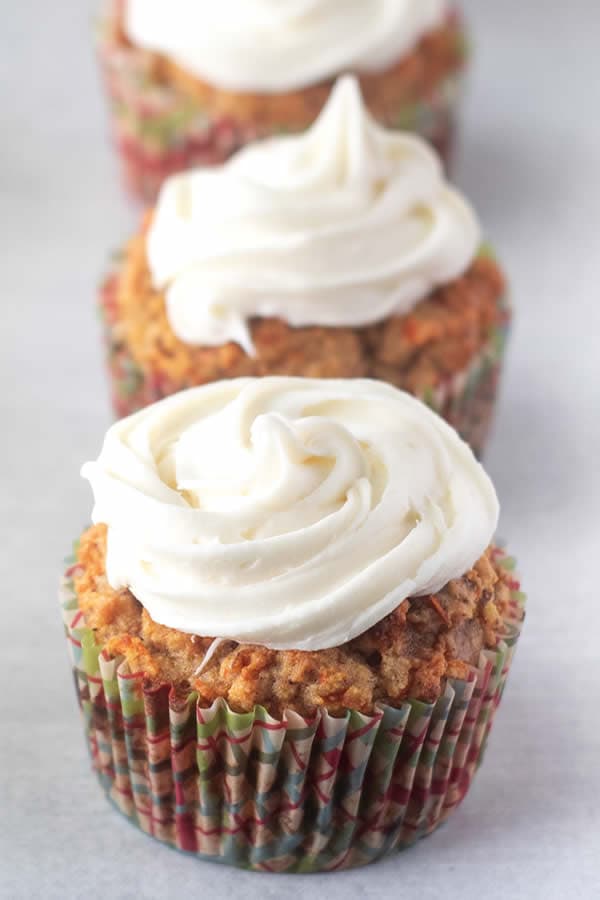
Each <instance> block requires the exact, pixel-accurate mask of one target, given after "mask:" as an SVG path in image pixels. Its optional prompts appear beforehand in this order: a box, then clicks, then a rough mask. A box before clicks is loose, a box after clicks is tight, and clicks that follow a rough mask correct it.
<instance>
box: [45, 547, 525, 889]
mask: <svg viewBox="0 0 600 900" xmlns="http://www.w3.org/2000/svg"><path fill="white" fill-rule="evenodd" d="M498 560H499V561H500V564H501V565H502V566H503V567H505V568H506V569H508V570H512V568H513V562H512V560H510V559H509V558H508V557H506V556H504V554H502V553H501V551H498ZM75 571H76V565H72V566H71V567H70V568H69V569H67V572H66V574H65V576H64V577H63V580H62V584H61V603H62V609H63V618H64V623H65V633H66V636H67V640H68V642H69V646H70V648H71V651H72V660H73V671H74V676H75V685H76V691H77V696H78V700H79V705H80V707H81V710H82V714H83V722H84V728H85V734H86V739H87V743H88V747H89V750H90V753H91V758H92V763H93V767H94V769H95V771H96V772H97V775H98V778H99V780H100V783H101V785H102V787H103V788H104V790H105V792H106V794H107V795H108V797H109V798H110V799H111V800H112V801H113V802H114V804H115V805H116V806H117V807H118V808H119V809H120V811H121V812H122V813H124V814H125V815H126V816H127V817H128V818H129V819H130V820H131V821H132V823H134V824H135V825H137V827H138V828H140V829H141V830H142V831H144V832H146V833H147V834H150V835H152V836H153V837H155V838H156V839H158V840H159V841H161V842H163V843H165V844H168V845H170V846H172V847H176V848H178V849H179V850H183V851H186V852H188V853H191V854H195V855H197V856H199V857H201V858H204V859H209V860H213V861H219V862H224V863H228V864H231V865H235V866H239V867H242V868H246V869H254V870H259V871H273V872H317V871H333V870H337V869H345V868H350V867H353V866H360V865H365V864H367V863H370V862H373V861H374V860H376V859H379V858H380V857H382V856H384V855H386V854H388V853H391V852H394V851H396V850H402V849H404V848H406V847H409V846H410V845H411V844H414V843H415V841H417V840H418V839H419V838H421V837H424V836H425V835H427V834H429V833H431V832H432V831H433V830H434V829H435V828H436V827H437V826H438V825H439V824H441V823H442V822H443V821H444V820H445V819H446V818H447V817H448V816H449V815H450V813H451V812H452V810H453V809H455V808H456V807H457V806H458V804H459V803H460V802H461V800H462V799H463V797H464V796H465V794H466V792H467V791H468V789H469V786H470V784H471V781H472V780H473V776H474V774H475V771H476V769H477V768H478V766H479V764H480V762H481V759H482V756H483V751H484V748H485V744H486V741H487V738H488V735H489V732H490V729H491V726H492V724H493V720H494V716H495V713H496V708H497V706H498V703H499V701H500V698H501V696H502V692H503V689H504V685H505V682H506V678H507V675H508V671H509V669H510V665H511V661H512V658H513V653H514V649H515V646H516V643H517V640H518V637H519V633H520V629H521V624H522V621H523V617H524V595H523V594H522V593H521V592H520V589H519V582H518V580H517V579H516V578H515V577H512V578H511V582H510V586H511V591H512V597H511V603H510V608H509V611H508V614H507V616H506V619H505V621H504V623H503V627H502V630H501V633H500V634H499V643H498V646H497V648H496V649H495V650H488V651H485V652H483V653H482V654H481V657H480V661H479V665H478V666H477V667H476V668H473V669H472V671H471V673H470V675H469V677H468V679H467V680H465V681H461V680H456V679H450V680H449V681H448V682H447V684H446V688H445V690H444V693H443V694H442V696H441V697H440V698H439V700H438V701H437V702H436V703H434V704H427V703H422V702H420V701H417V700H409V701H407V702H405V703H403V704H402V706H401V707H400V708H398V709H394V708H391V707H381V708H380V709H378V710H377V712H376V713H375V714H374V715H371V716H368V715H363V714H361V713H359V712H356V711H351V712H348V713H347V715H345V716H343V717H339V718H336V717H333V716H331V715H329V714H328V713H327V712H323V713H321V714H319V715H317V716H315V717H314V718H312V719H306V718H303V717H302V716H300V715H298V714H297V713H294V712H291V711H288V712H287V713H285V715H284V717H283V718H282V719H281V720H278V719H275V718H273V717H272V716H270V715H269V714H268V713H267V712H266V710H265V709H263V708H262V707H258V706H257V707H256V708H255V709H254V711H253V712H251V713H245V714H241V713H236V712H233V711H232V710H231V709H230V708H229V707H228V705H227V704H226V703H225V702H224V701H222V700H219V701H217V702H215V703H214V704H213V705H212V706H211V707H210V708H209V709H204V708H201V707H200V706H199V704H198V702H197V695H196V694H195V693H193V692H192V693H190V694H189V696H188V697H181V696H177V695H176V694H175V693H174V691H173V690H171V689H170V687H169V686H168V685H163V686H161V687H149V686H148V685H147V684H145V683H144V678H143V676H142V674H141V673H139V672H137V673H136V672H131V671H129V669H128V667H127V665H126V663H125V662H124V661H123V660H122V659H119V658H117V659H110V658H108V657H106V656H105V654H104V653H102V652H100V648H98V647H97V646H96V644H95V639H94V634H93V632H92V631H91V630H90V629H89V628H87V627H86V625H85V621H84V617H83V614H82V613H81V612H80V611H79V610H78V606H77V598H76V595H75V591H74V587H73V574H74V572H75Z"/></svg>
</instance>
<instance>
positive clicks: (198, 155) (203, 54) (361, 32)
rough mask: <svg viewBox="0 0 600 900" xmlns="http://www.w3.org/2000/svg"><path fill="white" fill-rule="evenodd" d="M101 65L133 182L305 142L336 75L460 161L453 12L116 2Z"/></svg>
mask: <svg viewBox="0 0 600 900" xmlns="http://www.w3.org/2000/svg"><path fill="white" fill-rule="evenodd" d="M99 52H100V60H101V64H102V69H103V73H104V76H105V82H106V86H107V89H108V94H109V97H110V107H111V115H112V121H113V131H114V135H115V139H116V144H117V147H118V150H119V154H120V157H121V160H122V165H123V171H124V175H125V179H126V182H127V184H128V185H129V187H130V188H131V190H132V191H133V193H134V194H135V195H137V196H138V197H140V198H143V199H145V200H148V201H152V200H154V199H155V197H156V193H157V191H158V188H159V187H160V184H161V183H162V181H163V179H164V178H165V177H166V176H167V175H170V174H172V173H174V172H178V171H181V170H182V169H185V168H189V167H190V166H193V165H208V164H213V163H222V162H224V161H225V160H226V159H227V158H228V157H229V156H230V155H231V154H232V153H233V152H234V151H235V150H238V149H239V148H240V147H242V146H244V145H245V144H247V143H248V142H249V141H253V140H255V139H256V138H257V137H265V136H268V135H272V134H278V133H281V132H287V131H301V130H303V129H305V128H307V127H308V126H309V125H310V124H311V123H312V122H313V121H314V119H315V117H316V116H317V114H318V113H319V111H320V110H321V108H322V107H323V104H324V103H325V100H326V98H327V96H328V94H329V91H330V89H331V85H332V83H333V80H334V79H335V78H336V77H337V76H338V75H340V74H343V73H347V72H355V73H357V74H359V76H360V80H361V86H362V89H363V91H364V95H365V98H366V102H367V104H368V106H369V109H370V110H371V112H372V114H373V115H374V116H375V117H376V118H377V119H378V120H379V121H380V122H382V123H383V124H385V125H387V126H389V127H391V128H408V129H410V130H412V131H415V132H418V133H419V134H421V135H422V136H424V137H426V138H427V139H429V140H431V141H432V142H433V143H434V144H435V145H436V147H437V148H438V150H439V151H440V152H441V153H442V154H443V155H447V154H448V153H449V151H450V147H451V142H452V135H453V131H454V124H455V113H456V107H457V104H458V100H459V98H460V93H461V91H460V86H461V81H462V77H463V71H464V68H465V60H466V41H465V36H464V29H463V26H462V24H461V21H460V19H459V17H458V15H457V13H456V11H455V10H454V8H453V5H452V4H451V3H449V2H448V0H294V2H292V3H290V2H289V0H286V2H282V0H222V2H220V3H207V2H198V0H170V2H169V3H165V2H164V0H110V2H109V3H107V10H106V14H105V16H104V19H103V21H102V23H101V28H100V40H99Z"/></svg>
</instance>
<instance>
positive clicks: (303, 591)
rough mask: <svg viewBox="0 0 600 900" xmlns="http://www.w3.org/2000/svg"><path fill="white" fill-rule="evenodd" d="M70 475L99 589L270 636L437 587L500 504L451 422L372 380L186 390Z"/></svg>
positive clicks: (378, 614)
mask: <svg viewBox="0 0 600 900" xmlns="http://www.w3.org/2000/svg"><path fill="white" fill-rule="evenodd" d="M82 474H83V476H84V477H85V478H87V479H89V481H90V482H91V485H92V488H93V491H94V498H95V506H94V513H93V519H94V522H103V523H106V524H107V525H108V554H107V575H108V579H109V582H110V584H111V585H112V586H113V587H114V588H117V589H118V588H120V587H129V588H130V589H131V590H132V592H133V593H134V595H135V596H136V597H137V599H138V600H139V601H140V602H141V603H142V604H143V605H144V606H145V607H146V609H147V610H148V612H149V614H150V616H151V617H152V618H153V619H154V621H156V622H159V623H161V624H164V625H168V626H170V627H172V628H177V629H180V630H182V631H185V632H189V633H193V634H201V635H203V636H213V637H217V638H230V639H233V640H237V641H241V642H247V643H258V644H263V645H266V646H268V647H274V648H277V649H288V648H297V649H303V650H318V649H322V648H325V647H332V646H339V645H341V644H342V643H344V642H346V641H348V640H350V639H351V638H353V637H356V636H357V635H359V634H361V633H362V632H364V631H366V630H367V629H368V628H370V627H371V626H372V625H374V624H375V623H377V622H378V621H380V620H381V619H383V618H384V617H385V616H386V615H388V614H389V613H390V612H392V610H394V609H395V608H396V607H397V606H398V605H399V604H400V603H401V602H402V601H403V600H404V599H405V598H406V597H409V596H413V595H419V594H428V593H433V592H435V591H437V590H439V589H440V588H441V587H442V586H443V585H445V584H446V583H447V582H448V581H449V580H451V579H452V578H456V577H459V576H461V575H463V574H464V573H465V572H466V571H468V569H469V568H470V567H471V566H472V564H473V563H474V562H475V561H476V560H477V559H478V558H479V556H480V555H481V554H482V553H483V551H484V550H485V548H486V547H487V545H488V544H489V542H490V540H491V538H492V535H493V533H494V531H495V528H496V523H497V518H498V503H497V499H496V495H495V492H494V488H493V486H492V484H491V482H490V480H489V478H488V477H487V475H486V474H485V472H484V470H483V469H482V468H481V466H480V465H479V463H478V462H477V461H476V460H475V458H474V456H473V454H472V452H471V450H470V449H469V448H468V447H467V445H466V444H465V443H463V441H461V440H460V438H459V437H458V435H457V434H456V432H455V431H454V430H453V429H452V428H451V427H450V426H449V425H447V424H446V423H445V422H444V421H443V420H442V419H440V418H439V417H438V416H437V415H435V414H434V413H433V412H431V410H429V409H428V408H427V407H426V406H424V405H423V404H422V403H420V402H419V401H418V400H415V399H414V398H413V397H411V396H409V395H408V394H405V393H402V392H401V391H398V390H396V389H395V388H393V387H391V386H389V385H387V384H383V383H380V382H374V381H360V380H357V381H336V380H324V381H319V380H310V379H293V378H264V379H257V380H255V379H240V380H234V381H227V382H218V383H214V384H211V385H206V386H203V387H200V388H193V389H191V390H189V391H185V392H183V393H181V394H176V395H174V396H172V397H169V398H167V399H166V400H164V401H162V402H161V403H157V404H155V405H154V406H151V407H149V408H147V409H145V410H142V411H141V412H139V413H137V414H136V415H134V416H131V417H129V418H127V419H123V420H121V421H120V422H117V423H116V424H115V425H113V426H112V428H110V430H109V431H108V434H107V436H106V439H105V442H104V447H103V450H102V453H101V455H100V457H99V459H98V461H97V462H95V463H87V464H86V465H85V466H84V467H83V471H82Z"/></svg>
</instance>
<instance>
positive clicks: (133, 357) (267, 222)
mask: <svg viewBox="0 0 600 900" xmlns="http://www.w3.org/2000/svg"><path fill="white" fill-rule="evenodd" d="M505 293H506V292H505V284H504V278H503V276H502V273H501V271H500V269H499V267H498V265H497V264H496V262H495V261H494V259H493V258H492V257H491V255H490V253H489V252H488V251H486V250H485V248H484V246H483V245H482V239H481V230H480V226H479V223H478V221H477V218H476V216H475V213H474V212H473V210H472V209H471V207H470V206H469V205H468V203H467V202H466V201H465V200H464V199H463V198H462V197H461V196H460V194H459V193H458V192H457V191H455V190H453V189H452V188H451V187H450V186H449V185H448V184H447V182H446V181H445V179H444V176H443V172H442V168H441V165H440V162H439V160H438V158H437V157H436V156H435V154H434V153H433V151H432V150H431V149H430V148H429V147H428V146H427V145H426V144H425V143H424V142H423V141H422V140H420V139H419V138H416V137H414V136H413V135H408V134H405V133H400V132H391V131H386V130H384V129H382V128H381V127H380V126H379V125H377V124H376V123H375V122H374V121H373V119H372V118H371V117H370V115H369V114H368V112H367V111H366V110H365V108H364V106H363V104H362V101H361V95H360V90H359V87H358V83H357V82H356V80H355V79H353V78H351V77H348V78H345V79H342V80H341V81H340V82H339V83H338V85H337V86H336V88H335V90H334V91H333V93H332V95H331V98H330V100H329V102H328V104H327V106H326V107H325V109H324V111H323V113H322V114H321V116H320V117H319V119H318V120H317V122H316V123H315V125H314V126H313V127H312V128H311V129H310V130H309V131H308V132H307V133H306V134H304V135H302V136H295V137H284V138H270V139H267V140H265V141H263V142H259V143H257V144H254V145H253V146H251V147H247V148H245V149H244V150H242V151H240V153H239V154H237V155H236V156H235V157H233V159H231V160H230V161H229V162H227V163H226V164H224V165H223V166H220V167H216V168H212V169H198V170H194V171H190V172H187V173H184V174H181V175H178V176H174V177H172V178H170V179H168V180H167V182H166V183H165V185H164V188H163V190H162V192H161V195H160V199H159V201H158V205H157V206H156V208H155V209H154V210H152V211H150V212H149V213H148V214H147V215H146V217H145V221H144V224H143V227H142V229H141V230H140V232H139V233H138V234H137V235H136V236H135V237H134V238H133V239H132V240H131V241H130V242H129V244H128V245H127V247H126V250H125V252H124V254H123V255H121V256H120V257H119V258H118V259H117V261H116V265H115V268H114V271H112V272H111V274H110V276H109V277H108V279H107V280H106V282H105V283H104V285H103V288H102V291H101V309H102V316H103V321H104V329H105V340H106V346H107V356H108V368H109V373H110V381H111V389H112V396H113V402H114V407H115V411H116V413H117V415H120V416H122V415H128V414H130V413H132V412H134V411H135V410H137V409H140V408H141V407H143V406H145V405H147V404H148V403H152V402H154V401H156V400H159V399H160V398H161V397H164V396H167V395H169V394H171V393H175V392H176V391H178V390H181V389H184V388H187V387H191V386H193V385H198V384H203V383H205V382H208V381H215V380H219V379H222V378H233V377H238V376H245V375H271V374H285V375H297V376H309V377H338V378H339V377H373V378H379V379H383V380H385V381H389V382H390V383H392V384H395V385H396V386H397V387H400V388H403V389H405V390H408V391H410V392H411V393H413V394H415V395H416V396H418V397H420V398H421V399H424V400H425V401H426V402H427V403H429V404H430V405H431V406H432V407H433V408H435V409H436V410H437V411H438V412H440V413H441V414H442V415H443V416H445V417H446V418H447V419H448V420H449V421H451V422H452V424H454V425H455V427H456V428H457V429H458V430H459V431H460V433H461V434H462V435H463V437H464V438H465V439H466V440H467V441H468V442H469V443H471V445H472V446H473V447H474V448H475V450H476V451H477V452H478V453H479V452H480V451H481V450H482V448H483V445H484V442H485V438H486V435H487V432H488V428H489V425H490V422H491V420H492V414H493V409H494V401H495V396H496V389H497V385H498V380H499V375H500V370H501V363H502V357H503V349H504V344H505V337H506V332H507V327H508V322H509V312H508V308H507V302H506V296H505Z"/></svg>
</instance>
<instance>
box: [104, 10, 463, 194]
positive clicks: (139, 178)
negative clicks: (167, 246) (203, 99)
mask: <svg viewBox="0 0 600 900" xmlns="http://www.w3.org/2000/svg"><path fill="white" fill-rule="evenodd" d="M114 16H115V13H114V11H113V12H111V11H110V10H109V12H108V14H107V15H106V16H105V19H104V21H103V22H101V24H100V27H99V32H98V56H99V61H100V66H101V70H102V74H103V80H104V83H105V86H106V90H107V93H108V97H109V104H110V115H111V121H112V131H113V136H114V140H115V144H116V147H117V150H118V153H119V156H120V160H121V168H122V173H123V178H124V181H125V184H126V186H127V188H128V190H129V191H130V193H131V194H132V195H133V196H134V197H136V198H137V199H139V200H142V201H144V202H148V203H151V202H153V201H154V200H155V199H156V196H157V194H158V191H159V189H160V186H161V184H162V182H163V181H164V180H165V178H167V177H168V176H169V175H172V174H174V173H175V172H180V171H182V170H183V169H188V168H191V167H193V166H199V165H216V164H218V163H223V162H225V161H226V160H227V159H228V158H229V157H230V156H231V155H232V154H233V153H235V152H236V151H237V150H239V149H240V148H241V147H243V146H245V145H246V144H248V143H250V142H251V141H254V140H256V139H258V138H262V137H268V136H269V135H272V134H277V133H278V132H280V131H282V130H285V129H279V128H277V127H274V126H273V125H265V124H263V125H259V124H258V123H257V124H254V123H247V122H242V121H237V120H236V119H235V118H234V117H233V116H230V115H227V116H224V115H219V116H217V117H215V116H213V115H212V114H211V111H210V110H209V109H206V108H200V107H199V104H198V102H197V101H196V100H195V99H194V98H192V97H190V96H188V95H187V94H186V93H185V92H184V91H182V90H180V89H178V88H177V87H176V86H174V85H164V84H159V83H157V82H156V81H155V80H154V79H153V76H152V71H151V55H149V54H148V53H147V52H145V51H143V50H141V49H139V48H131V47H125V46H123V45H122V44H121V43H119V42H118V41H117V40H116V39H115V25H114V21H115V20H114ZM463 43H464V56H465V59H466V58H467V55H468V50H467V45H466V39H464V41H463ZM463 82H464V73H463V71H462V70H459V71H457V72H455V73H452V74H451V75H450V76H449V77H447V78H445V79H444V80H443V81H441V82H440V83H439V84H438V85H436V87H435V89H434V90H432V92H431V94H430V95H429V96H428V97H426V98H423V99H422V100H421V101H419V102H416V103H411V104H410V105H405V106H404V107H401V108H399V109H398V111H397V114H396V115H394V116H389V117H387V118H386V120H385V121H383V122H382V124H384V125H386V126H388V127H390V128H399V129H406V130H409V131H414V132H416V133H417V134H420V135H421V136H422V137H424V138H425V139H427V140H428V141H430V143H432V144H433V145H434V146H435V148H436V149H437V150H438V152H439V153H440V155H441V157H442V159H443V160H444V161H445V162H446V164H447V163H448V162H449V158H450V155H451V151H452V145H453V138H454V131H455V124H456V118H457V112H458V108H459V104H460V100H461V97H462V93H463Z"/></svg>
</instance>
